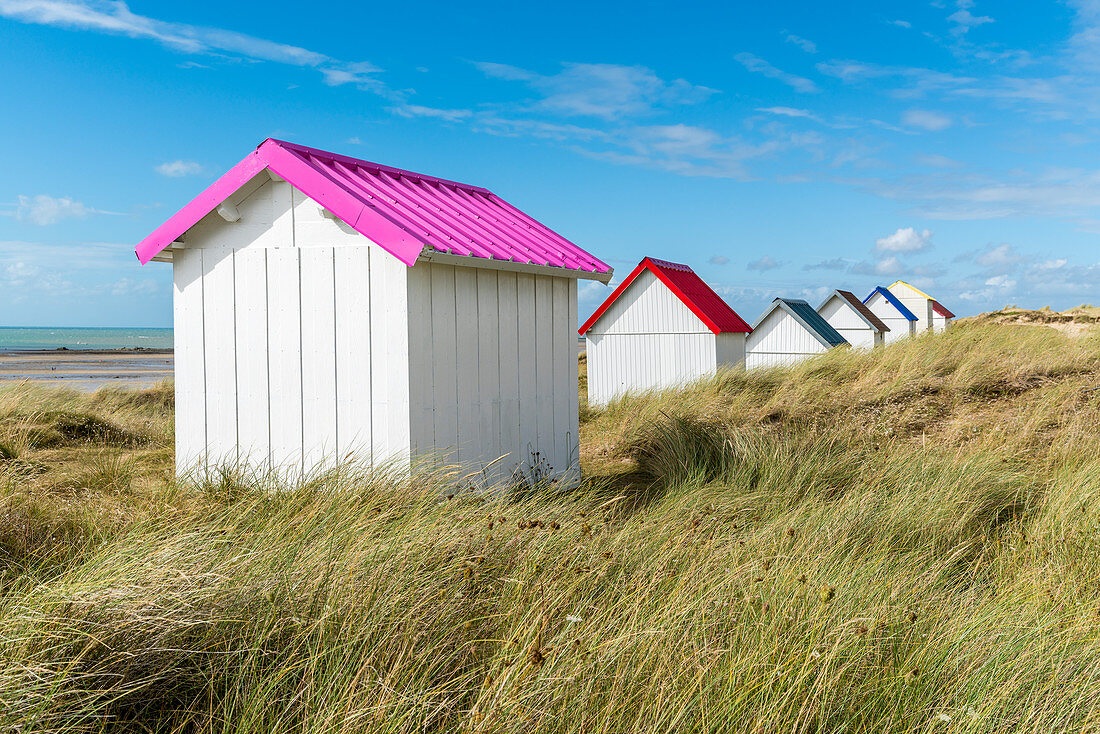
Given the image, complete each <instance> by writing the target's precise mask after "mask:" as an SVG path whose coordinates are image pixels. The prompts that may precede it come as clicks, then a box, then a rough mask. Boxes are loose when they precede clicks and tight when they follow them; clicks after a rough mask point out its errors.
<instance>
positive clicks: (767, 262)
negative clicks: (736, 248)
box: [746, 255, 783, 273]
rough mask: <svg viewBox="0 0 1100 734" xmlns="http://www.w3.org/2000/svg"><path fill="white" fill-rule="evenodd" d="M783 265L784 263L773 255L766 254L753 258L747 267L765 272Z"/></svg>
mask: <svg viewBox="0 0 1100 734" xmlns="http://www.w3.org/2000/svg"><path fill="white" fill-rule="evenodd" d="M782 265H783V263H781V262H778V261H776V259H775V258H773V257H772V256H771V255H764V256H763V257H762V258H760V259H759V260H753V261H752V262H750V263H749V264H748V265H747V266H746V267H747V268H748V269H749V270H758V271H760V272H761V273H763V272H766V271H768V270H775V269H776V268H778V267H780V266H782Z"/></svg>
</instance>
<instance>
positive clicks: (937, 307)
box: [932, 300, 955, 319]
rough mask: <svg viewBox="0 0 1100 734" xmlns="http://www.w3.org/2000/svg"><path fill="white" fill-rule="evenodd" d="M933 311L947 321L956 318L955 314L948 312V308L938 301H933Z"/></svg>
mask: <svg viewBox="0 0 1100 734" xmlns="http://www.w3.org/2000/svg"><path fill="white" fill-rule="evenodd" d="M932 310H933V311H935V312H936V313H938V314H939V315H940V316H943V317H944V318H945V319H953V318H955V314H953V313H951V312H950V311H948V310H947V307H946V306H944V305H943V304H942V303H940V302H939V301H936V300H933V301H932Z"/></svg>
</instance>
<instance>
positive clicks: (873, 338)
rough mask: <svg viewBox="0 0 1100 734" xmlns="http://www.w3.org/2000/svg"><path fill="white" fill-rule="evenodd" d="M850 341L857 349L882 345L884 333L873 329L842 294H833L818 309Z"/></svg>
mask: <svg viewBox="0 0 1100 734" xmlns="http://www.w3.org/2000/svg"><path fill="white" fill-rule="evenodd" d="M818 313H820V314H821V317H822V318H823V319H825V321H827V322H828V323H829V325H830V326H832V327H833V328H834V329H836V330H837V331H838V332H840V335H841V336H842V337H844V338H845V339H847V340H848V343H849V344H851V345H852V347H854V348H856V349H871V348H873V347H877V346H881V345H882V333H881V332H878V331H876V330H875V329H872V328H871V327H870V326H868V325H867V322H866V321H864V320H863V317H861V316H860V315H859V313H857V312H856V310H855V309H854V308H852V304H850V303H848V302H847V301H845V300H844V299H843V298H841V297H840V296H832V297H831V298H829V300H828V301H826V302H825V303H823V304H822V305H821V309H820V310H819V311H818Z"/></svg>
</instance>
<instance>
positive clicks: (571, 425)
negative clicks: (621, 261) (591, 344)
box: [563, 278, 581, 484]
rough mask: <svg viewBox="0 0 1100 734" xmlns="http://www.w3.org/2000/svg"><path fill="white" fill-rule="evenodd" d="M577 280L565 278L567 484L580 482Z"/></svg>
mask: <svg viewBox="0 0 1100 734" xmlns="http://www.w3.org/2000/svg"><path fill="white" fill-rule="evenodd" d="M577 286H578V284H577V281H576V280H575V279H573V278H570V279H568V280H566V289H567V294H566V295H567V297H568V299H569V306H568V314H569V315H568V318H569V322H568V323H569V330H568V334H569V344H570V345H571V346H570V348H569V349H567V350H566V355H567V356H566V360H567V361H568V362H569V382H568V384H567V385H566V390H567V391H568V394H567V396H566V397H564V398H563V399H564V400H566V401H567V403H566V404H567V405H568V406H569V417H568V423H567V425H566V429H567V431H568V434H569V435H568V438H567V442H568V443H567V447H566V448H567V457H568V459H569V472H570V476H569V478H568V479H569V482H568V483H569V484H574V483H577V482H580V480H581V421H580V408H581V406H580V390H581V388H580V375H579V374H578V371H579V369H580V365H579V357H580V355H579V352H578V350H579V347H580V345H579V343H578V341H577V327H578V326H579V324H578V322H577Z"/></svg>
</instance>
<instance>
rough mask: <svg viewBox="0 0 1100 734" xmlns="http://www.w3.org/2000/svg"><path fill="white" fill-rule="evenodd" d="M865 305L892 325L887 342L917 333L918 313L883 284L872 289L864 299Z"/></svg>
mask: <svg viewBox="0 0 1100 734" xmlns="http://www.w3.org/2000/svg"><path fill="white" fill-rule="evenodd" d="M863 305H865V306H866V307H867V308H869V309H871V313H873V314H874V315H875V316H878V318H879V320H880V321H882V323H884V324H886V325H887V326H888V327H890V331H888V332H886V343H887V344H893V343H894V342H896V341H899V340H901V339H905V338H906V337H910V336H914V335H915V334H916V333H917V317H916V315H915V314H914V313H913V312H912V311H910V310H909V309H908V308H906V306H905V304H904V303H902V302H901V301H900V300H898V297H897V296H895V295H894V294H893V293H891V292H890V291H889V290H887V289H886V288H884V287H883V286H881V285H880V286H877V287H876V288H875V289H874V290H873V291H871V292H870V293H869V294H868V295H867V297H866V298H864V299H863Z"/></svg>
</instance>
